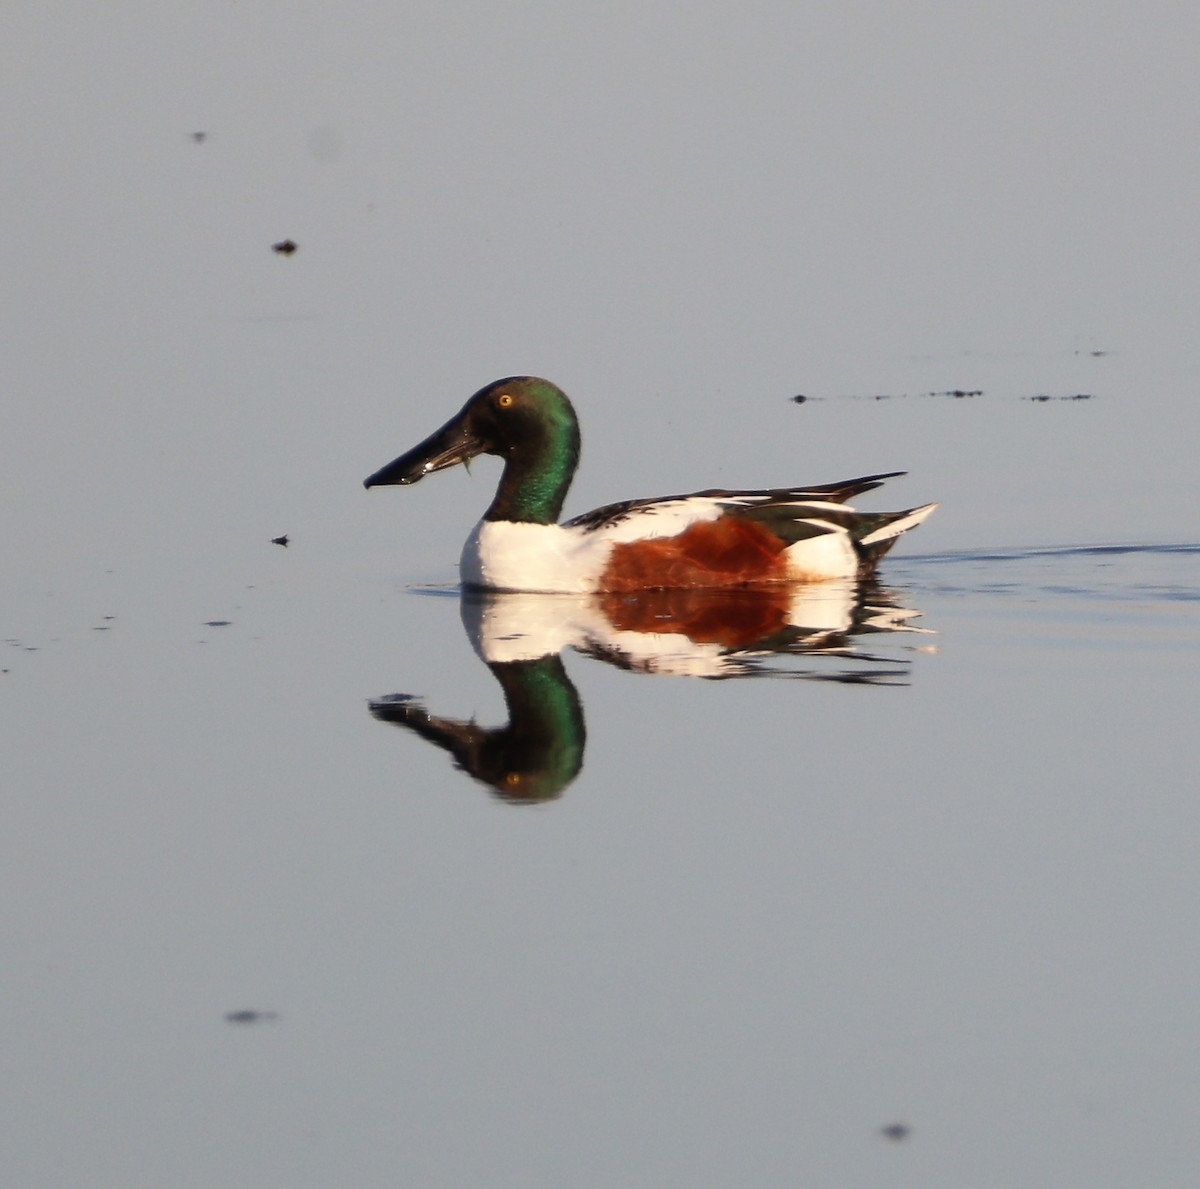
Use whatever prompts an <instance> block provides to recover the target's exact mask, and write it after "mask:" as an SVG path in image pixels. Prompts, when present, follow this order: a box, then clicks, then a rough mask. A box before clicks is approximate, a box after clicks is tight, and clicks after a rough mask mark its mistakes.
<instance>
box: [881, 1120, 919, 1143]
mask: <svg viewBox="0 0 1200 1189" xmlns="http://www.w3.org/2000/svg"><path fill="white" fill-rule="evenodd" d="M879 1134H880V1135H882V1136H884V1137H885V1138H887V1139H890V1140H891V1141H892V1142H893V1143H897V1144H898V1143H900V1142H901V1141H902V1140H906V1139H908V1137H909V1136H910V1135H912V1128H911V1127H909V1126H908V1124H907V1123H889V1124H888V1125H887V1126H886V1127H881V1128H880V1129H879Z"/></svg>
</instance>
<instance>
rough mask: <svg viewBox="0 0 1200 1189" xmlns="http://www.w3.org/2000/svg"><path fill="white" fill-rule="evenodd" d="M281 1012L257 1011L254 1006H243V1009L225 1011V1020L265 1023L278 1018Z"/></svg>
mask: <svg viewBox="0 0 1200 1189" xmlns="http://www.w3.org/2000/svg"><path fill="white" fill-rule="evenodd" d="M278 1019H279V1013H278V1012H277V1011H255V1010H254V1009H253V1008H243V1009H242V1010H241V1011H227V1012H226V1013H225V1022H226V1023H227V1024H265V1023H268V1022H269V1021H271V1020H278Z"/></svg>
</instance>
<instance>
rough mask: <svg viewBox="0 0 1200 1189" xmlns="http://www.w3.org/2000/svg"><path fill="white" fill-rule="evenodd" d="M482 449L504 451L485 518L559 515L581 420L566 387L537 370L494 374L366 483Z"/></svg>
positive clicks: (547, 520) (450, 462) (418, 472)
mask: <svg viewBox="0 0 1200 1189" xmlns="http://www.w3.org/2000/svg"><path fill="white" fill-rule="evenodd" d="M479 454H497V455H499V456H500V457H501V458H503V459H504V475H503V477H502V478H501V480H500V488H499V490H498V491H497V492H496V498H495V499H494V500H493V501H492V505H491V507H490V508H489V509H488V510H487V514H486V517H485V519H487V520H517V521H525V522H528V523H533V524H553V523H555V521H557V520H558V514H559V512H561V511H562V504H563V499H564V498H565V497H566V494H567V488H568V487H569V486H570V485H571V477H572V476H573V475H574V473H575V466H576V464H577V463H578V461H579V423H578V421H576V419H575V410H574V409H573V408H572V407H571V402H570V401H569V400H568V399H567V395H566V393H565V392H563V391H562V389H561V388H558V387H556V386H555V385H553V384H551V383H550V381H549V380H540V379H538V378H537V377H536V376H509V377H507V378H506V379H503V380H497V381H496V382H495V383H493V384H489V385H488V386H487V387H486V388H481V389H480V390H479V391H478V392H477V393H475V395H474V396H473V397H471V399H470V400H469V401H467V403H466V404H465V405H464V406H463V408H462V411H461V412H460V413H459V414H458V415H457V416H456V417H454V418H453V419H452V420H450V421H448V422H447V423H446V424H445V425H443V426H442V428H441V429H439V430H438V431H437V433H435V434H432V435H431V436H430V437H428V438H426V439H425V441H423V442H422V443H421V444H420V445H419V446H414V447H413V449H411V450H410V451H408V453H407V454H402V455H401V456H400V457H399V458H397V459H395V460H394V461H392V462H389V463H388V464H387V466H385V467H383V468H381V469H380V470H378V471H376V472H375V474H373V475H372V476H371V477H370V478H369V479H367V480H366V482H365V484H364V486H366V487H381V486H385V485H389V484H408V483H416V482H417V480H418V479H422V478H424V477H425V476H426V475H428V474H429V473H430V472H431V471H440V470H442V469H444V468H445V467H450V466H454V465H455V464H456V463H460V462H469V461H470V460H471V459H472V458H474V457H475V456H476V455H479Z"/></svg>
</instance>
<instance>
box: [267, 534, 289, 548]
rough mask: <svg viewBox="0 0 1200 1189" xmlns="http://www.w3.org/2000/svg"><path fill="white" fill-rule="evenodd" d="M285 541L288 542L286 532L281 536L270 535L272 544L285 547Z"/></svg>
mask: <svg viewBox="0 0 1200 1189" xmlns="http://www.w3.org/2000/svg"><path fill="white" fill-rule="evenodd" d="M287 543H288V535H287V533H284V534H283V536H282V537H272V538H271V544H272V545H282V546H283V547H284V548H285V549H286V548H287Z"/></svg>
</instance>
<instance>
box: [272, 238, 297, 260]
mask: <svg viewBox="0 0 1200 1189" xmlns="http://www.w3.org/2000/svg"><path fill="white" fill-rule="evenodd" d="M299 246H300V245H299V244H298V243H296V241H295V240H294V239H281V240H280V241H279V243H277V244H272V245H271V251H272V252H278V253H279V255H280V256H290V255H291V254H292V253H293V252H294V251H295V250H296V249H297V248H298V247H299Z"/></svg>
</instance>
